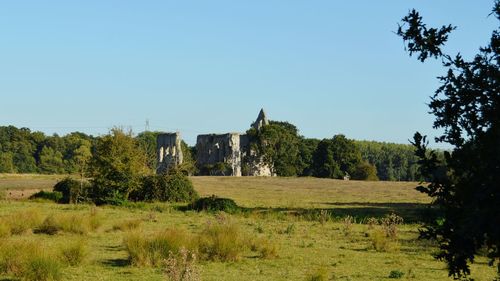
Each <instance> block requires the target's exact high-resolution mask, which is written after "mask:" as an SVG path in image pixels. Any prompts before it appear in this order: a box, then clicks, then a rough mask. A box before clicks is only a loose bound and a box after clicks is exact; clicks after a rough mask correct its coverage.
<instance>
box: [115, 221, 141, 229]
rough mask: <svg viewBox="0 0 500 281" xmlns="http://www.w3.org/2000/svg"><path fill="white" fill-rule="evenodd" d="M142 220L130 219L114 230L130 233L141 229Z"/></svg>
mask: <svg viewBox="0 0 500 281" xmlns="http://www.w3.org/2000/svg"><path fill="white" fill-rule="evenodd" d="M141 224H142V220H139V219H128V220H124V221H122V222H119V223H117V224H115V225H113V230H121V231H129V230H134V229H137V228H139V226H141Z"/></svg>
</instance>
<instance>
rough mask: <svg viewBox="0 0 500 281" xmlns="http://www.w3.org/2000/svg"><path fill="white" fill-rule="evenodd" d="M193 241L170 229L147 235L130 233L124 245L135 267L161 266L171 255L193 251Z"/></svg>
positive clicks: (182, 232) (187, 236)
mask: <svg viewBox="0 0 500 281" xmlns="http://www.w3.org/2000/svg"><path fill="white" fill-rule="evenodd" d="M192 242H193V240H192V239H191V237H190V236H189V235H188V234H187V233H186V232H184V231H182V230H176V229H169V230H165V231H162V232H158V233H154V234H149V235H146V234H145V233H143V232H129V233H127V234H126V235H125V238H124V241H123V244H124V246H125V248H126V250H127V252H128V255H129V260H130V262H131V263H132V264H133V265H135V266H160V265H161V264H162V262H163V261H164V260H166V259H167V258H168V257H169V253H173V254H175V255H176V254H178V253H179V250H180V249H181V248H187V249H192V248H193V243H192Z"/></svg>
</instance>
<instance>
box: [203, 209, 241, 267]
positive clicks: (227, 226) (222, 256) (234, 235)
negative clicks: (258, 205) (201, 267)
mask: <svg viewBox="0 0 500 281" xmlns="http://www.w3.org/2000/svg"><path fill="white" fill-rule="evenodd" d="M246 241H248V239H247V238H246V237H244V235H243V234H242V233H241V231H240V229H239V227H238V225H237V224H235V223H232V222H230V221H228V220H227V219H224V220H221V219H219V220H217V221H215V222H211V223H209V224H208V225H207V226H206V227H205V229H204V230H203V231H202V232H201V233H200V235H199V237H198V247H199V251H200V254H201V257H202V258H204V259H207V260H212V261H238V260H240V259H241V256H242V254H243V252H244V251H245V250H246V249H247V247H248V246H247V243H246Z"/></svg>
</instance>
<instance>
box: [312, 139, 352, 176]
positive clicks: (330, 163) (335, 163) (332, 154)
mask: <svg viewBox="0 0 500 281" xmlns="http://www.w3.org/2000/svg"><path fill="white" fill-rule="evenodd" d="M359 163H361V153H360V151H359V149H358V147H357V146H356V143H355V142H354V141H353V140H350V139H347V138H346V137H345V136H344V135H336V136H334V137H333V138H332V139H324V140H322V141H321V142H320V143H319V144H318V148H317V149H316V151H315V152H314V155H313V169H314V176H316V177H322V178H334V179H341V178H343V177H344V176H345V175H346V173H347V174H352V173H355V171H356V167H357V166H358V164H359Z"/></svg>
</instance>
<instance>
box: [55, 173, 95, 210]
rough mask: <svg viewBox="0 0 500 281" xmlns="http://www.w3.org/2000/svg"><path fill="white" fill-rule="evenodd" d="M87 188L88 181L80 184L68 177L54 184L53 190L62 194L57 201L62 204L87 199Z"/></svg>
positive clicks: (80, 201) (85, 200)
mask: <svg viewBox="0 0 500 281" xmlns="http://www.w3.org/2000/svg"><path fill="white" fill-rule="evenodd" d="M88 189H89V185H88V183H83V184H82V182H80V181H77V180H74V179H72V178H70V177H67V178H65V179H63V180H62V181H60V182H58V183H56V185H55V186H54V191H55V192H60V193H61V194H62V198H61V199H60V200H59V201H58V202H59V203H64V204H68V203H72V204H75V203H82V202H87V201H89V198H88Z"/></svg>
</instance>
